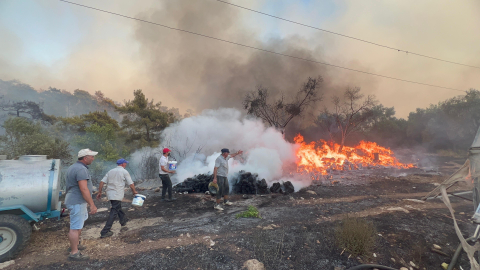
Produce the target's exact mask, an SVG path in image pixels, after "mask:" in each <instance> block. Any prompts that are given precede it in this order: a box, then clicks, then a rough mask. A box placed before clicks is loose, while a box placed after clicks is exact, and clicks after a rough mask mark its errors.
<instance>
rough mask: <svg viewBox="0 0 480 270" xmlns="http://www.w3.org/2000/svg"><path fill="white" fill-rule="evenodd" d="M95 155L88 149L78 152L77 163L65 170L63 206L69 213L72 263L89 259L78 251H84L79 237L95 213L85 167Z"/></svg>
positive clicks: (95, 209)
mask: <svg viewBox="0 0 480 270" xmlns="http://www.w3.org/2000/svg"><path fill="white" fill-rule="evenodd" d="M97 154H98V152H95V151H92V150H90V149H82V150H80V151H79V152H78V161H77V162H76V163H74V164H73V165H72V166H70V167H69V168H68V170H67V175H66V183H65V184H66V193H67V194H66V196H65V205H66V206H67V208H68V210H69V212H70V231H69V233H68V239H69V240H70V255H68V259H69V260H73V261H84V260H88V259H89V258H88V256H87V255H83V254H82V253H80V251H79V250H84V249H85V246H82V245H80V236H81V234H82V229H83V225H84V222H85V220H87V218H88V214H89V213H90V214H91V215H93V214H95V213H97V207H96V206H95V204H94V203H93V199H92V191H93V185H92V179H91V177H90V173H89V172H88V166H87V165H90V164H92V162H93V161H94V160H95V156H96V155H97ZM87 204H88V205H89V206H90V212H88V211H87Z"/></svg>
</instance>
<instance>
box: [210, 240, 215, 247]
mask: <svg viewBox="0 0 480 270" xmlns="http://www.w3.org/2000/svg"><path fill="white" fill-rule="evenodd" d="M210 246H211V247H213V246H215V242H214V241H212V240H211V239H210Z"/></svg>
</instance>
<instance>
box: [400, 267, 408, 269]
mask: <svg viewBox="0 0 480 270" xmlns="http://www.w3.org/2000/svg"><path fill="white" fill-rule="evenodd" d="M400 270H408V268H406V267H400Z"/></svg>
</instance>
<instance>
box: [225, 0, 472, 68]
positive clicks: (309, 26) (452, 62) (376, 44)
mask: <svg viewBox="0 0 480 270" xmlns="http://www.w3.org/2000/svg"><path fill="white" fill-rule="evenodd" d="M216 1H218V2H221V3H224V4H227V5H231V6H234V7H238V8H241V9H245V10H248V11H252V12H255V13H258V14H262V15H265V16H269V17H272V18H275V19H279V20H282V21H286V22H289V23H293V24H297V25H301V26H305V27H308V28H312V29H315V30H320V31H323V32H326V33H330V34H333V35H337V36H341V37H344V38H350V39H354V40H357V41H361V42H364V43H368V44H371V45H375V46H379V47H383V48H386V49H390V50H395V51H398V52H404V53H408V54H412V55H416V56H420V57H424V58H429V59H433V60H437V61H442V62H446V63H450V64H455V65H460V66H465V67H471V68H478V69H480V67H478V66H472V65H467V64H462V63H458V62H454V61H450V60H445V59H440V58H437V57H433V56H428V55H424V54H420V53H415V52H411V51H407V50H402V49H399V48H394V47H390V46H387V45H382V44H379V43H376V42H372V41H368V40H365V39H361V38H356V37H352V36H348V35H344V34H340V33H336V32H333V31H330V30H326V29H322V28H318V27H315V26H311V25H308V24H303V23H299V22H296V21H292V20H288V19H285V18H281V17H278V16H275V15H271V14H268V13H264V12H261V11H258V10H255V9H251V8H247V7H244V6H239V5H236V4H233V3H230V2H227V1H223V0H216Z"/></svg>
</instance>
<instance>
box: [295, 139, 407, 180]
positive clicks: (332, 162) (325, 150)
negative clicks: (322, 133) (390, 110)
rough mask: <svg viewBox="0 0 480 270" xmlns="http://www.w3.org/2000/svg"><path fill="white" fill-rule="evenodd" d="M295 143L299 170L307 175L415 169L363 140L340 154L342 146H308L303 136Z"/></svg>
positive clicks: (314, 143) (332, 144)
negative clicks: (368, 170)
mask: <svg viewBox="0 0 480 270" xmlns="http://www.w3.org/2000/svg"><path fill="white" fill-rule="evenodd" d="M294 140H295V143H296V144H298V145H299V146H300V147H299V148H298V150H297V157H298V158H299V161H298V162H297V167H298V169H299V170H302V171H306V172H314V173H320V174H323V175H326V174H327V170H355V169H360V168H365V167H376V166H383V167H395V168H399V169H408V168H414V167H415V165H413V164H403V163H400V162H399V161H398V160H397V159H396V158H395V157H394V155H393V151H392V150H390V149H388V148H385V147H381V146H379V145H378V144H376V143H374V142H366V141H361V142H360V143H359V144H358V145H357V146H355V147H348V146H344V147H343V149H342V152H341V153H337V151H336V150H338V149H339V148H340V145H338V144H335V143H328V142H326V141H324V140H320V141H318V142H311V143H309V144H307V143H305V142H304V140H303V136H302V135H300V134H298V135H297V136H296V137H295V139H294Z"/></svg>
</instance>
